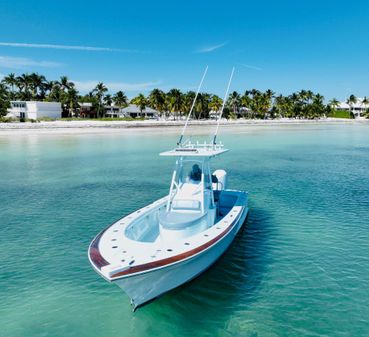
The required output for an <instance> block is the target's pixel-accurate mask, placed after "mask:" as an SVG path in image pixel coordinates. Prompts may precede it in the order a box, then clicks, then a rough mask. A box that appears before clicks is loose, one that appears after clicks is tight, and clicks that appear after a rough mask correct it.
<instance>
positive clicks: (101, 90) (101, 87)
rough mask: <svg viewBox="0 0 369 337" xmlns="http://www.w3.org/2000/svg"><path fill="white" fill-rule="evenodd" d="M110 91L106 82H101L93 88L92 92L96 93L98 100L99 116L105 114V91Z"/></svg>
mask: <svg viewBox="0 0 369 337" xmlns="http://www.w3.org/2000/svg"><path fill="white" fill-rule="evenodd" d="M107 91H108V88H107V87H106V86H105V84H104V83H102V82H99V83H97V85H96V87H95V88H94V89H93V90H92V93H93V94H95V97H96V100H97V103H98V104H97V117H101V115H102V114H104V111H103V109H102V108H103V99H104V95H105V93H106V92H107Z"/></svg>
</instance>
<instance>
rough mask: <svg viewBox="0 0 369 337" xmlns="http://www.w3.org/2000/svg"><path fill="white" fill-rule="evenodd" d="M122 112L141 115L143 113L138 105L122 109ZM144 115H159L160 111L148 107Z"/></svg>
mask: <svg viewBox="0 0 369 337" xmlns="http://www.w3.org/2000/svg"><path fill="white" fill-rule="evenodd" d="M122 112H124V113H137V114H139V113H141V110H140V108H139V107H138V106H137V105H136V104H130V105H128V106H127V107H126V108H124V109H122ZM142 113H158V111H156V110H155V109H152V108H150V107H148V106H147V107H146V108H145V109H144V110H142Z"/></svg>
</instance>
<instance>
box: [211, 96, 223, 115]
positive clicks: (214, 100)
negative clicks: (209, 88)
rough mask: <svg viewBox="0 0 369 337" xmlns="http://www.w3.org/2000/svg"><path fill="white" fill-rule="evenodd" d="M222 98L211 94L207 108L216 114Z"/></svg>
mask: <svg viewBox="0 0 369 337" xmlns="http://www.w3.org/2000/svg"><path fill="white" fill-rule="evenodd" d="M222 105H223V100H222V99H221V98H220V97H219V96H217V95H213V96H211V101H210V104H209V108H210V109H211V110H213V111H215V112H216V113H217V114H218V111H219V110H220V109H221V108H222Z"/></svg>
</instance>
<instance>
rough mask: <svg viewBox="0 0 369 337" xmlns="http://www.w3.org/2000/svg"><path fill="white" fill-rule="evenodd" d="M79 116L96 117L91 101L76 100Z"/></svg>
mask: <svg viewBox="0 0 369 337" xmlns="http://www.w3.org/2000/svg"><path fill="white" fill-rule="evenodd" d="M78 106H79V108H78V109H79V116H80V117H82V118H94V117H96V111H95V110H94V108H93V106H92V103H90V102H78Z"/></svg>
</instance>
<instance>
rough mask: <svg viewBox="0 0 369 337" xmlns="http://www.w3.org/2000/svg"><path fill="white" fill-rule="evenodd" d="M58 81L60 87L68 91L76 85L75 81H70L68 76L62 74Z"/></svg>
mask: <svg viewBox="0 0 369 337" xmlns="http://www.w3.org/2000/svg"><path fill="white" fill-rule="evenodd" d="M58 83H59V84H60V88H61V89H62V90H63V91H66V90H68V89H70V88H71V87H74V83H73V82H70V81H69V79H68V77H67V76H61V77H60V80H59V82H58Z"/></svg>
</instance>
